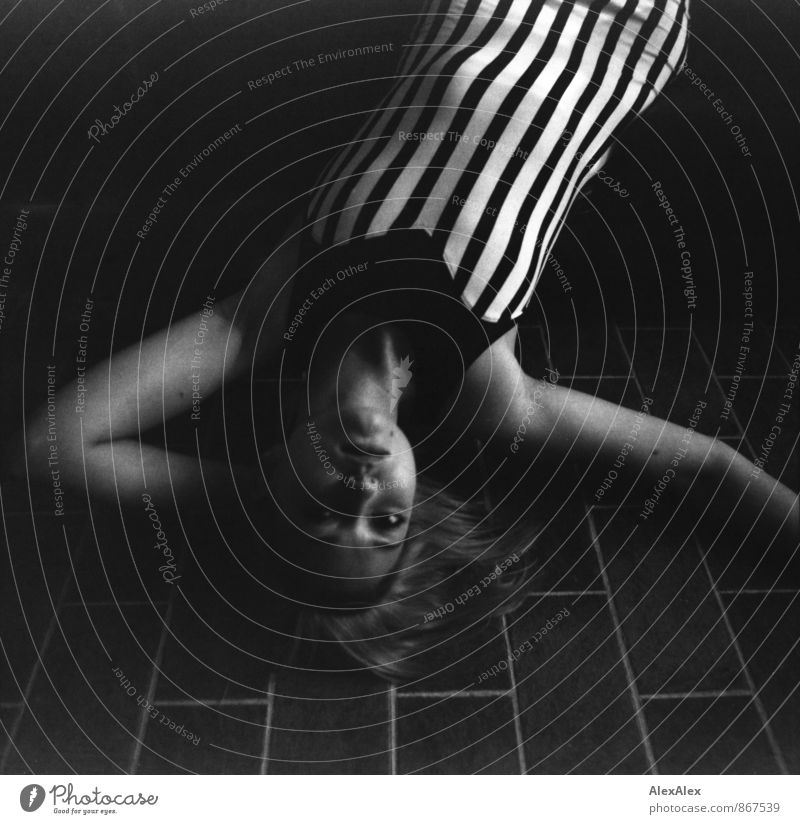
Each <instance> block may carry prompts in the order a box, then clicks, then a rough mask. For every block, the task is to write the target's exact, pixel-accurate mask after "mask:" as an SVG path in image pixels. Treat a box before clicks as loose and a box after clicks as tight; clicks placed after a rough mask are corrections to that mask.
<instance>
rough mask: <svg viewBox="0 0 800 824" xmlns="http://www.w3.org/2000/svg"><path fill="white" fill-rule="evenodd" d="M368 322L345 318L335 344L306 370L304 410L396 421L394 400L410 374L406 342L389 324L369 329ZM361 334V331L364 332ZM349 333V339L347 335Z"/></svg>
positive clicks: (354, 317)
mask: <svg viewBox="0 0 800 824" xmlns="http://www.w3.org/2000/svg"><path fill="white" fill-rule="evenodd" d="M374 323H375V321H374V319H373V318H368V317H364V316H348V317H346V318H345V320H344V322H343V326H345V327H348V328H346V329H345V328H343V329H342V332H343V334H341V335H339V340H340V341H341V344H340V345H339V346H335V347H333V348H332V349H331V350H330V351H328V352H325V353H323V354H322V356H321V358H320V361H319V363H317V364H315V365H314V368H313V370H310V371H309V374H308V384H307V397H308V404H309V411H310V412H311V413H312V414H313V413H316V412H317V411H318V410H325V409H330V408H332V405H333V406H335V407H337V408H346V407H349V406H361V407H370V408H373V409H375V410H377V411H380V412H382V413H383V414H386V415H389V416H390V417H391V418H392V419H393V420H395V421H396V420H397V415H398V408H399V401H400V398H401V396H402V394H403V391H404V388H405V386H406V385H407V383H408V378H410V374H409V373H408V370H407V364H408V362H409V360H410V359H412V350H411V345H410V342H409V341H408V338H407V337H406V336H405V335H404V334H403V333H402V332H400V331H399V330H398V329H397V328H396V327H394V326H393V325H391V324H385V323H382V324H381V325H380V326H378V327H377V328H375V329H370V326H372V325H373V324H374ZM364 330H367V331H364ZM348 332H349V334H348Z"/></svg>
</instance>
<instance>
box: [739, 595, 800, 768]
mask: <svg viewBox="0 0 800 824" xmlns="http://www.w3.org/2000/svg"><path fill="white" fill-rule="evenodd" d="M725 600H726V604H727V605H728V616H729V618H730V621H731V624H732V626H733V631H734V632H735V633H736V636H737V639H738V641H739V644H740V646H741V648H742V654H743V655H744V660H745V663H746V664H747V668H748V670H749V671H750V674H751V675H752V677H753V681H754V682H755V685H756V689H757V690H758V696H759V698H760V699H761V702H762V704H763V706H764V710H765V712H766V715H767V718H768V719H769V723H770V726H771V728H772V731H773V733H774V735H775V737H776V739H777V741H778V745H779V746H780V748H781V751H782V753H783V756H784V758H785V759H786V764H787V768H788V770H789V772H790V773H792V774H793V775H797V774H798V773H800V596H798V595H797V594H778V593H775V594H772V595H767V596H766V597H765V596H763V595H744V594H740V595H737V596H729V597H726V599H725Z"/></svg>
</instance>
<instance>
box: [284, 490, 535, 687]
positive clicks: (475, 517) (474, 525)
mask: <svg viewBox="0 0 800 824" xmlns="http://www.w3.org/2000/svg"><path fill="white" fill-rule="evenodd" d="M415 497H416V502H415V504H414V508H413V512H412V517H411V523H410V526H409V535H410V536H411V537H410V538H409V539H407V541H408V544H409V545H408V547H407V552H406V553H405V556H404V558H405V563H403V564H402V565H401V569H400V570H399V571H398V572H397V573H396V574H395V575H394V576H393V578H392V579H391V582H390V584H389V586H388V588H387V589H386V590H385V591H384V593H383V594H382V596H381V597H380V599H379V600H378V602H377V603H375V604H374V605H373V606H370V607H367V608H362V609H358V610H351V611H342V610H329V609H304V610H302V611H301V613H300V620H299V622H298V625H297V629H298V636H299V641H301V642H302V640H305V641H317V642H322V643H328V644H330V643H332V644H334V645H338V647H340V648H341V650H342V651H343V652H344V653H345V654H346V655H347V656H349V658H350V659H352V660H354V661H355V662H357V663H358V664H359V665H361V666H362V667H364V668H366V669H369V670H370V671H372V672H373V673H375V674H377V675H379V676H381V677H383V678H385V679H387V680H392V681H404V680H408V679H411V678H415V677H424V676H425V675H427V674H429V673H430V671H431V670H432V669H433V668H434V667H439V668H441V667H442V666H443V663H442V662H443V661H446V660H447V655H448V650H447V648H448V641H450V640H451V639H453V638H454V637H456V636H457V635H458V634H459V633H460V632H468V631H470V630H471V629H474V628H476V627H478V626H479V625H481V624H482V623H484V622H487V621H490V620H492V619H493V618H497V617H498V616H500V615H502V614H504V613H506V612H508V611H511V610H513V609H514V608H515V607H516V606H517V605H518V604H519V602H520V601H521V599H522V598H523V597H524V595H525V590H526V588H527V587H526V584H527V582H528V581H529V579H530V577H531V575H532V574H533V570H534V564H533V553H532V552H530V548H531V545H532V542H533V536H534V533H535V529H534V526H533V525H532V524H531V523H530V522H527V523H525V524H523V525H521V526H517V527H515V528H514V529H511V530H502V529H500V528H498V527H496V526H493V525H492V524H491V522H490V520H489V518H488V513H487V510H486V508H485V506H484V505H483V502H482V501H479V500H476V499H474V498H473V499H470V500H463V499H461V498H459V497H458V495H457V494H456V493H454V492H450V491H445V490H443V489H442V488H441V486H440V485H438V484H436V483H435V482H433V481H431V480H430V479H427V478H425V477H424V476H420V477H419V478H418V480H417V492H416V496H415ZM444 666H446V664H444Z"/></svg>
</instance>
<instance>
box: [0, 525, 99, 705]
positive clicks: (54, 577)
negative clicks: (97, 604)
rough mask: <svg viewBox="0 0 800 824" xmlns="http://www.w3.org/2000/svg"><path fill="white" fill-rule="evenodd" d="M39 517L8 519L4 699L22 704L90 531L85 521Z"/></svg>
mask: <svg viewBox="0 0 800 824" xmlns="http://www.w3.org/2000/svg"><path fill="white" fill-rule="evenodd" d="M33 518H35V521H34V520H33ZM33 518H32V516H31V514H30V513H21V514H14V515H5V517H4V525H5V531H4V533H2V540H0V605H2V610H3V614H2V622H3V629H4V632H3V648H4V652H5V655H4V656H2V658H0V701H14V700H18V698H19V690H20V689H23V690H24V688H25V685H26V684H27V682H28V676H29V674H30V671H31V667H32V666H33V664H34V662H35V661H36V659H37V650H38V649H39V647H40V646H41V643H42V640H43V639H44V637H45V633H46V631H47V628H48V626H49V625H50V623H51V621H52V618H53V610H54V608H55V606H56V605H57V604H58V601H59V598H60V597H61V595H62V593H63V592H64V586H65V582H67V581H68V580H69V578H70V577H71V568H72V564H73V563H75V559H76V557H77V556H78V554H79V549H80V544H81V535H82V533H83V531H84V524H83V522H82V521H83V519H82V518H77V519H66V520H65V519H64V518H53V517H51V516H49V515H48V516H37V515H34V516H33ZM34 523H35V528H34ZM6 537H7V543H6Z"/></svg>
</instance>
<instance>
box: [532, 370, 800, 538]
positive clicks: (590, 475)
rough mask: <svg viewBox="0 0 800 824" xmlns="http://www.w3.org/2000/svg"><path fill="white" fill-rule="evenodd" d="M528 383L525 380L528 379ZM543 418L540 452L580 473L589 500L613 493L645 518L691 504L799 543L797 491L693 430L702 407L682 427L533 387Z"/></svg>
mask: <svg viewBox="0 0 800 824" xmlns="http://www.w3.org/2000/svg"><path fill="white" fill-rule="evenodd" d="M529 380H530V379H529ZM534 387H535V388H537V389H538V392H537V397H539V398H540V399H541V401H542V407H541V411H540V414H542V415H543V416H544V417H545V418H546V420H547V428H548V429H549V433H548V435H547V437H546V439H545V448H546V451H548V452H550V453H551V454H555V453H557V454H559V455H561V456H562V457H563V456H566V457H568V458H572V459H573V460H576V461H577V462H578V463H579V465H580V466H582V467H584V468H585V469H586V481H587V482H588V483H589V484H590V485H591V487H592V495H593V497H592V502H593V503H601V502H603V501H605V500H607V499H609V498H610V497H611V496H610V494H608V493H609V492H610V490H611V489H612V488H613V489H614V490H615V491H616V493H617V496H616V497H617V499H619V495H620V494H624V495H626V497H625V502H626V503H628V504H634V505H639V504H640V503H641V505H642V510H641V517H642V518H645V519H646V518H648V517H650V515H651V514H652V513H653V512H654V511H655V510H656V509H657V508H663V504H664V502H669V506H670V508H673V507H674V506H676V505H685V504H689V505H691V506H692V508H693V510H695V512H697V513H698V515H700V516H702V518H703V520H704V522H706V523H707V524H716V525H718V526H720V527H721V526H724V525H725V524H728V525H729V526H731V527H733V528H734V529H737V530H738V531H740V532H741V530H744V532H747V531H750V530H751V529H753V530H756V529H757V530H758V532H759V534H760V535H763V537H764V539H765V541H766V542H769V541H770V540H772V539H773V538H776V540H778V541H779V542H780V543H781V545H783V544H784V543H785V544H786V545H787V546H788V545H791V544H792V542H794V543H795V544H796V543H797V541H798V539H800V510H798V497H797V494H796V493H795V492H793V491H792V490H790V489H789V488H788V487H786V486H785V485H784V484H782V483H780V482H779V481H776V480H775V479H774V478H772V477H771V476H770V475H768V474H767V473H766V472H764V471H761V470H759V469H758V468H757V467H755V465H754V464H753V463H751V462H750V461H749V460H747V458H745V457H744V456H743V455H741V454H739V453H738V452H736V451H735V450H734V449H731V448H730V447H729V446H728V445H727V444H725V443H723V442H721V441H718V440H716V439H714V438H713V437H710V436H708V435H704V434H702V433H701V432H699V431H697V428H696V426H697V422H698V420H699V419H700V417H701V415H700V413H701V412H702V409H703V405H702V404H700V403H698V406H697V409H696V414H695V415H693V418H692V420H690V421H687V426H679V425H677V424H674V423H671V422H668V421H664V420H661V419H660V418H657V417H655V416H653V415H650V414H649V411H648V408H647V406H645V405H643V406H642V408H640V409H639V410H632V409H626V408H625V407H620V406H617V405H616V404H613V403H609V402H608V401H604V400H602V399H599V398H595V397H592V396H591V395H586V394H584V393H582V392H577V391H575V390H569V389H566V388H564V387H560V386H553V385H551V386H549V387H547V386H544V385H543V384H542V383H541V382H531V388H534Z"/></svg>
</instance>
